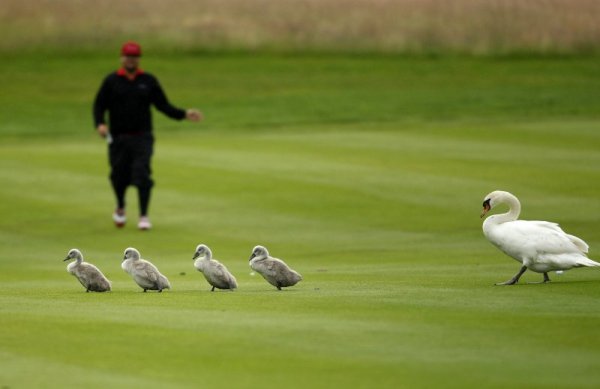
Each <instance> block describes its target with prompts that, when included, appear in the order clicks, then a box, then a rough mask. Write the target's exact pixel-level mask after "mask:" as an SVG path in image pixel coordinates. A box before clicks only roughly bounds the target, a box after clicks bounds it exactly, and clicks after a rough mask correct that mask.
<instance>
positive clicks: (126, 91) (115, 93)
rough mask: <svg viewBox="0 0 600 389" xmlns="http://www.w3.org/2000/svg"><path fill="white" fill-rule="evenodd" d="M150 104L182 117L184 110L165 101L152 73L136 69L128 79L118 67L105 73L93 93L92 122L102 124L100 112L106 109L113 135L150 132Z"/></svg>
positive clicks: (163, 94) (166, 113) (172, 116)
mask: <svg viewBox="0 0 600 389" xmlns="http://www.w3.org/2000/svg"><path fill="white" fill-rule="evenodd" d="M150 105H154V106H155V107H156V108H157V109H158V110H159V111H161V112H163V113H164V114H165V115H167V116H169V117H171V118H173V119H177V120H181V119H183V118H185V111H184V110H183V109H180V108H177V107H174V106H173V105H171V104H170V103H169V101H168V100H167V96H166V95H165V93H164V92H163V90H162V88H161V86H160V84H159V83H158V80H157V79H156V78H155V77H154V76H153V75H151V74H149V73H145V72H143V71H141V70H138V72H137V74H136V76H135V78H134V79H133V80H129V79H128V78H127V77H126V76H125V72H124V70H123V69H119V70H118V71H116V72H113V73H111V74H109V75H108V76H106V78H105V79H104V82H103V83H102V86H101V87H100V90H99V91H98V94H97V95H96V100H95V101H94V122H95V125H96V127H98V125H99V124H105V123H106V121H105V118H104V113H105V112H106V111H108V113H109V120H110V124H109V129H110V133H111V134H112V135H113V136H117V135H119V134H137V133H144V132H151V131H152V114H151V112H150Z"/></svg>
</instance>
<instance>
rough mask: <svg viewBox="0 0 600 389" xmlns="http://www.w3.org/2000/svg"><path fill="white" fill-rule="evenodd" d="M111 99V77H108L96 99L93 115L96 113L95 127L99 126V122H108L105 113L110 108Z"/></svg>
mask: <svg viewBox="0 0 600 389" xmlns="http://www.w3.org/2000/svg"><path fill="white" fill-rule="evenodd" d="M109 99H110V82H109V77H106V78H105V79H104V81H103V82H102V85H101V86H100V89H99V90H98V93H97V94H96V99H95V100H94V107H93V115H94V128H96V127H98V125H99V124H106V120H105V118H104V113H105V112H106V110H107V109H108V102H109Z"/></svg>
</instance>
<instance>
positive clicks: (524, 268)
mask: <svg viewBox="0 0 600 389" xmlns="http://www.w3.org/2000/svg"><path fill="white" fill-rule="evenodd" d="M526 270H527V266H523V267H521V269H520V270H519V272H518V273H517V274H515V276H514V277H513V278H511V279H510V280H508V281H505V282H499V283H497V284H496V285H514V284H516V283H517V282H519V278H521V276H522V275H523V273H525V271H526Z"/></svg>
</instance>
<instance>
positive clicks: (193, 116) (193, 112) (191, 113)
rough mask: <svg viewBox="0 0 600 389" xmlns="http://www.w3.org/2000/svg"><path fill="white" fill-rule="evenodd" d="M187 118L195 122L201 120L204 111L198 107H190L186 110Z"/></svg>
mask: <svg viewBox="0 0 600 389" xmlns="http://www.w3.org/2000/svg"><path fill="white" fill-rule="evenodd" d="M185 118H186V119H187V120H191V121H193V122H199V121H200V120H202V119H203V118H204V117H203V116H202V112H200V111H198V110H197V109H193V108H190V109H188V110H187V111H185Z"/></svg>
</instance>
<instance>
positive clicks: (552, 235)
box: [481, 190, 600, 285]
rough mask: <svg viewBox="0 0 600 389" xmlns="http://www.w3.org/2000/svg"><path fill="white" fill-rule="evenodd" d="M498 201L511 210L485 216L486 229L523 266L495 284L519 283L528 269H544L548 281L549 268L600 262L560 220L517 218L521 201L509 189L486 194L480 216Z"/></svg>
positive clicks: (588, 264)
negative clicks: (588, 254) (589, 256)
mask: <svg viewBox="0 0 600 389" xmlns="http://www.w3.org/2000/svg"><path fill="white" fill-rule="evenodd" d="M498 204H507V205H508V207H509V211H508V212H507V213H503V214H499V215H492V216H490V217H488V218H487V219H485V221H484V222H483V233H484V235H485V236H486V238H487V239H488V240H489V241H490V242H492V243H493V244H494V245H495V246H496V247H498V248H499V249H500V250H502V251H503V252H504V253H505V254H507V255H509V256H511V257H513V258H514V259H516V260H517V261H519V262H521V263H522V264H523V266H522V267H521V269H520V270H519V272H518V273H517V274H516V275H515V276H514V277H513V278H511V279H510V280H508V281H506V282H502V283H498V284H496V285H514V284H516V283H517V282H518V281H519V278H520V277H521V276H522V275H523V273H525V271H526V270H527V269H530V270H533V271H534V272H537V273H543V274H544V280H543V281H542V282H548V281H550V278H549V277H548V272H549V271H555V270H568V269H571V268H573V267H582V266H600V263H598V262H595V261H592V260H591V259H589V258H588V257H587V256H586V253H587V252H588V245H587V243H585V242H584V241H583V240H581V239H579V238H578V237H576V236H573V235H569V234H567V233H565V232H564V231H563V230H562V229H561V228H560V227H559V226H558V224H556V223H550V222H546V221H528V220H517V218H518V217H519V213H520V212H521V203H519V200H518V199H517V198H516V197H515V196H514V195H513V194H511V193H509V192H504V191H500V190H497V191H494V192H492V193H490V194H488V195H487V196H485V199H484V201H483V212H482V213H481V217H484V216H485V215H486V213H487V212H488V211H489V210H490V209H492V208H494V207H495V206H496V205H498Z"/></svg>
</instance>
